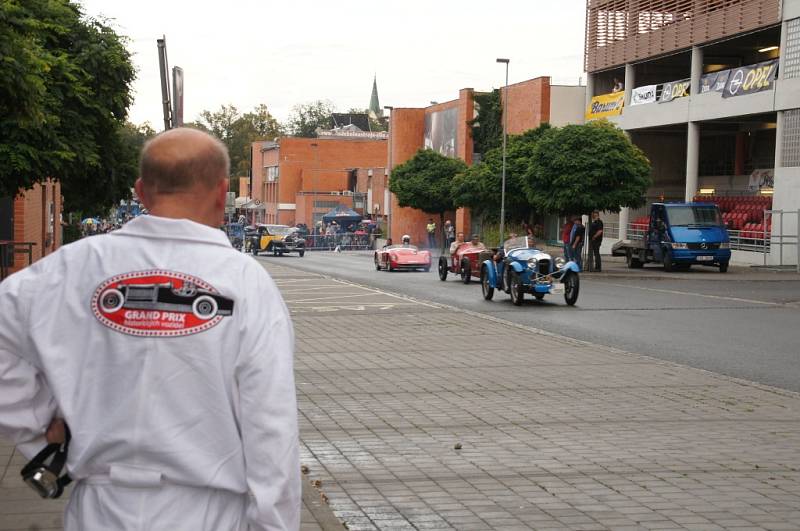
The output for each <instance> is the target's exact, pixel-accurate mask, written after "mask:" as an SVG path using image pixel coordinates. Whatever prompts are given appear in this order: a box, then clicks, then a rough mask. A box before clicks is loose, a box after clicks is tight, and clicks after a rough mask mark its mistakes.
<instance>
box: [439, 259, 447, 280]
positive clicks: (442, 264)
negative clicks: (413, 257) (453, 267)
mask: <svg viewBox="0 0 800 531" xmlns="http://www.w3.org/2000/svg"><path fill="white" fill-rule="evenodd" d="M447 269H448V266H447V258H445V257H444V256H440V257H439V280H447Z"/></svg>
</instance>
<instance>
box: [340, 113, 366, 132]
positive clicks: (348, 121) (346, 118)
mask: <svg viewBox="0 0 800 531" xmlns="http://www.w3.org/2000/svg"><path fill="white" fill-rule="evenodd" d="M331 121H332V122H333V123H332V124H331V129H333V128H336V127H344V126H345V125H355V126H356V127H358V128H359V129H361V130H362V131H369V130H370V129H369V117H368V116H367V113H349V112H335V113H333V114H331Z"/></svg>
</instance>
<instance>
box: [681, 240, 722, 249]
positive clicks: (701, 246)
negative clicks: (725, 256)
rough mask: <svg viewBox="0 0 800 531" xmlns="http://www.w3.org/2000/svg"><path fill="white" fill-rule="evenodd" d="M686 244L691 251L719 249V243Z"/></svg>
mask: <svg viewBox="0 0 800 531" xmlns="http://www.w3.org/2000/svg"><path fill="white" fill-rule="evenodd" d="M686 246H687V247H688V248H689V249H691V250H693V251H713V250H715V249H719V243H706V242H702V243H688V244H686Z"/></svg>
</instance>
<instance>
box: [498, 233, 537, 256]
mask: <svg viewBox="0 0 800 531" xmlns="http://www.w3.org/2000/svg"><path fill="white" fill-rule="evenodd" d="M528 248H531V249H533V246H532V245H528V238H526V237H525V236H520V237H518V238H509V239H508V240H506V241H505V243H504V244H503V250H504V251H505V252H506V253H507V252H509V251H511V250H513V249H528Z"/></svg>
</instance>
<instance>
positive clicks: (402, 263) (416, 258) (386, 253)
mask: <svg viewBox="0 0 800 531" xmlns="http://www.w3.org/2000/svg"><path fill="white" fill-rule="evenodd" d="M374 259H375V269H377V270H378V271H380V270H381V269H385V270H386V271H399V270H401V269H404V270H407V271H408V270H415V269H416V270H420V269H421V270H423V271H430V270H431V252H430V251H420V250H419V249H417V248H416V247H414V246H413V245H389V246H388V247H384V248H382V249H378V250H377V251H375V256H374Z"/></svg>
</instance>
